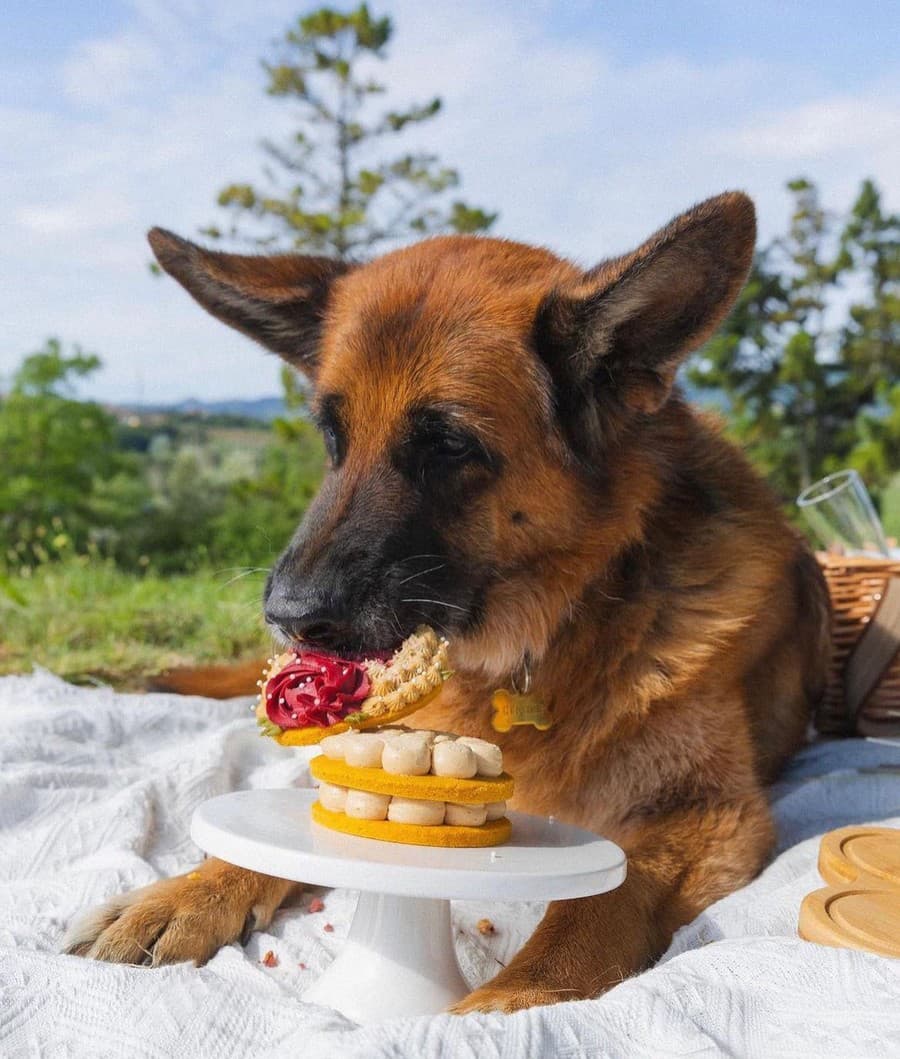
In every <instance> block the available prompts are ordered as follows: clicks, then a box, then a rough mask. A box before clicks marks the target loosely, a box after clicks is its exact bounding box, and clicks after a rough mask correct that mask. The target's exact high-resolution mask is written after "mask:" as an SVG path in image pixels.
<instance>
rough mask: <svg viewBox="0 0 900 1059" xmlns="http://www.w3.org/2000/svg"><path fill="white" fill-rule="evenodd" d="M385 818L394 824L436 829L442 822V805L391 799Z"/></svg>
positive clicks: (405, 799) (418, 799)
mask: <svg viewBox="0 0 900 1059" xmlns="http://www.w3.org/2000/svg"><path fill="white" fill-rule="evenodd" d="M387 818H388V820H392V821H393V822H394V823H395V824H419V825H422V826H425V827H436V826H438V825H439V824H442V823H443V822H444V803H443V802H426V801H423V800H422V799H421V798H391V804H390V805H389V806H388V814H387Z"/></svg>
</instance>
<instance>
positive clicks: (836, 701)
mask: <svg viewBox="0 0 900 1059" xmlns="http://www.w3.org/2000/svg"><path fill="white" fill-rule="evenodd" d="M817 558H818V560H819V564H820V566H821V567H822V571H823V573H824V574H825V580H826V582H827V583H828V591H829V593H830V595H831V602H832V606H833V608H834V626H833V636H832V654H831V665H830V668H829V672H828V685H827V687H826V690H825V696H824V699H823V701H822V703H821V705H820V708H819V711H818V713H817V716H816V727H817V728H818V729H819V731H820V732H822V733H826V734H835V735H836V734H849V733H853V732H856V733H858V734H859V735H866V736H877V735H882V736H900V559H878V558H870V557H867V556H863V557H852V558H851V557H849V556H845V555H832V554H831V553H825V552H820V553H818V555H817Z"/></svg>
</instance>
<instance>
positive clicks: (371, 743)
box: [337, 732, 385, 769]
mask: <svg viewBox="0 0 900 1059" xmlns="http://www.w3.org/2000/svg"><path fill="white" fill-rule="evenodd" d="M337 738H338V739H343V743H342V744H341V747H342V749H343V751H344V761H346V762H347V764H348V765H352V766H353V767H354V768H369V769H377V768H381V754H382V751H383V750H384V745H385V741H384V739H382V738H381V736H380V734H379V735H374V734H373V733H371V732H347V733H346V734H345V735H344V736H337Z"/></svg>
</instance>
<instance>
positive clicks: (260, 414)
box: [116, 397, 285, 423]
mask: <svg viewBox="0 0 900 1059" xmlns="http://www.w3.org/2000/svg"><path fill="white" fill-rule="evenodd" d="M116 411H117V412H118V413H119V414H125V415H139V416H141V415H166V414H176V413H177V414H182V415H197V416H238V417H240V418H246V419H258V420H259V421H260V422H261V423H270V422H271V421H272V420H273V419H277V418H278V416H281V415H284V412H285V409H284V401H282V399H281V398H280V397H254V398H252V399H251V400H243V399H242V398H240V397H230V398H227V399H226V400H224V401H201V400H199V399H198V398H196V397H188V398H186V399H185V400H183V401H176V402H174V403H173V404H117V405H116Z"/></svg>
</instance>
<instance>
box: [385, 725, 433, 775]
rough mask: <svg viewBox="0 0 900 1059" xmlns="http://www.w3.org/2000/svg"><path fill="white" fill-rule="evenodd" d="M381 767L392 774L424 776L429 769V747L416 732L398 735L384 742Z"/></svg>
mask: <svg viewBox="0 0 900 1059" xmlns="http://www.w3.org/2000/svg"><path fill="white" fill-rule="evenodd" d="M381 767H382V768H383V769H384V771H385V772H390V773H391V774H392V775H394V776H425V775H427V773H428V772H429V770H430V769H431V748H430V747H429V745H428V742H427V740H425V739H424V738H422V736H421V735H420V734H419V733H418V732H409V733H407V734H405V735H398V736H397V737H396V738H395V739H391V740H389V741H388V742H387V743H385V746H384V750H383V751H382V753H381Z"/></svg>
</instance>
